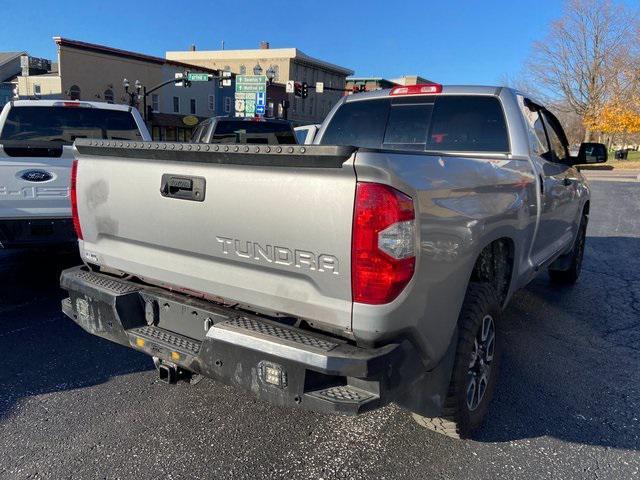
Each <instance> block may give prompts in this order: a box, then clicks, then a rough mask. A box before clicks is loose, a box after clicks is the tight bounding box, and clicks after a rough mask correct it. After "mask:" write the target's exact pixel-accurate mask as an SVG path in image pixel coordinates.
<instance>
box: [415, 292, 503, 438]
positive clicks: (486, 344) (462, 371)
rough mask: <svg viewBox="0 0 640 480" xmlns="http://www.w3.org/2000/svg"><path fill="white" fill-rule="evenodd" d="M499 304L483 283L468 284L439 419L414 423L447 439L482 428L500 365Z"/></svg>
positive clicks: (425, 419) (416, 417)
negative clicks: (452, 362) (454, 353)
mask: <svg viewBox="0 0 640 480" xmlns="http://www.w3.org/2000/svg"><path fill="white" fill-rule="evenodd" d="M500 312H501V309H500V302H499V301H498V298H497V296H496V294H495V291H494V290H493V289H492V288H491V286H490V285H489V284H486V283H471V284H469V288H468V290H467V294H466V297H465V300H464V304H463V306H462V311H461V312H460V318H459V320H458V327H459V332H460V333H459V340H458V348H457V351H456V360H455V364H454V367H453V374H452V376H451V383H450V385H449V392H448V395H447V398H446V400H445V403H444V408H443V412H442V416H440V417H423V416H421V415H418V414H413V418H414V419H415V421H416V422H417V423H418V424H419V425H421V426H423V427H425V428H428V429H430V430H433V431H436V432H438V433H442V434H444V435H447V436H449V437H455V438H469V437H471V436H472V435H473V433H474V432H475V431H476V430H477V429H478V427H479V426H480V425H481V424H482V420H483V419H484V416H485V414H486V412H487V409H488V407H489V403H490V402H491V398H492V397H493V391H494V389H495V384H496V379H497V377H498V370H499V364H500V350H501V344H500V341H501V336H500V335H499V330H498V328H499V321H500Z"/></svg>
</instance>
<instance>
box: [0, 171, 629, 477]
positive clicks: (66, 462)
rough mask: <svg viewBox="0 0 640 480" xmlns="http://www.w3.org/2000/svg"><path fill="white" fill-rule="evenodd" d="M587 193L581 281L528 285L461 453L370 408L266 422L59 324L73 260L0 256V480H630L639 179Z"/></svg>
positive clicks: (224, 394)
mask: <svg viewBox="0 0 640 480" xmlns="http://www.w3.org/2000/svg"><path fill="white" fill-rule="evenodd" d="M589 176H590V177H592V178H593V182H592V190H593V201H592V208H591V213H592V214H591V222H590V225H589V231H588V241H587V248H586V258H585V263H584V269H583V273H582V277H581V279H580V282H579V283H578V284H577V285H576V286H575V287H574V288H561V287H558V286H556V285H553V284H551V283H550V282H549V281H548V278H547V276H546V275H541V276H540V277H539V278H538V279H537V280H536V281H534V282H533V283H532V284H531V285H530V286H529V287H528V288H526V289H525V290H522V291H520V292H519V293H518V294H516V296H515V298H514V299H513V301H512V303H511V305H510V306H509V307H508V309H507V311H506V312H505V317H504V325H505V330H506V335H507V342H506V347H505V361H504V363H503V370H502V373H501V378H500V382H499V385H498V392H497V396H496V398H495V400H494V402H493V404H492V408H491V410H490V413H489V416H488V418H487V422H486V426H485V428H484V429H483V430H482V432H481V434H480V438H479V440H478V441H455V440H451V439H449V438H446V437H442V436H438V435H437V434H434V433H431V432H428V431H425V430H422V429H421V428H420V427H418V426H417V425H416V424H414V422H413V420H412V419H411V417H410V415H409V414H407V413H406V412H403V411H402V410H400V409H399V408H397V407H394V406H390V407H386V408H384V409H382V410H379V411H377V412H374V413H371V414H367V415H364V416H362V417H357V418H344V417H337V416H336V417H334V416H322V415H318V414H313V413H308V412H304V411H296V410H287V409H281V408H276V407H272V406H270V405H268V404H265V403H262V402H259V401H256V400H253V399H252V398H249V397H248V396H246V395H245V394H244V393H243V392H241V391H239V390H236V389H234V388H231V387H226V386H223V385H219V384H216V383H214V382H210V381H204V382H201V383H200V384H199V385H197V386H190V385H187V384H178V385H165V384H163V383H161V382H159V381H158V380H157V378H156V372H155V369H154V368H153V365H152V363H151V360H150V359H148V358H147V357H146V356H144V355H142V354H139V353H137V352H134V351H131V350H128V349H125V348H123V347H120V346H118V345H115V344H111V343H109V342H107V341H105V340H101V339H98V338H96V337H92V336H90V335H89V334H87V333H85V332H83V331H82V330H81V329H80V328H79V327H77V326H76V325H75V324H74V323H73V322H72V321H71V320H68V319H67V318H66V317H64V316H63V315H62V313H61V312H60V305H59V302H60V299H61V298H62V296H63V294H62V292H61V291H59V290H58V288H57V277H58V274H59V271H60V269H61V268H63V267H64V266H70V265H73V264H74V263H75V262H77V260H76V259H75V258H74V257H73V256H69V255H67V256H58V257H55V258H50V256H48V255H47V254H42V253H40V254H34V253H30V252H17V253H16V252H12V253H7V252H0V279H2V288H0V356H1V358H2V363H1V366H0V452H1V454H0V478H3V479H12V480H13V479H23V478H53V479H66V478H74V479H75V478H77V479H95V478H109V479H111V478H123V479H128V478H131V479H134V478H135V479H146V478H150V479H151V478H176V479H177V478H190V479H191V478H225V479H228V478H233V479H236V478H247V479H259V478H283V479H284V478H286V479H307V478H313V479H319V478H323V479H332V478H340V479H342V478H344V479H347V478H349V479H351V478H354V479H355V478H363V479H368V478H376V479H377V478H381V479H382V478H386V479H404V478H415V479H423V478H434V479H440V478H447V479H449V478H451V479H453V478H476V479H485V478H487V479H489V478H491V479H493V478H540V479H543V478H544V479H549V478H562V479H567V478H593V479H596V478H598V479H602V478H633V477H636V476H639V475H640V182H638V181H637V180H633V178H629V179H625V180H622V181H620V179H615V180H612V179H609V178H606V177H604V178H603V177H602V176H598V174H589Z"/></svg>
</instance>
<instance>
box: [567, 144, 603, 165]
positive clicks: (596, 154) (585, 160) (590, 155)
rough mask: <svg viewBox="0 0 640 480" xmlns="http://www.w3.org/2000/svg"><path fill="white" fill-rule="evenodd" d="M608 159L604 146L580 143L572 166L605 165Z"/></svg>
mask: <svg viewBox="0 0 640 480" xmlns="http://www.w3.org/2000/svg"><path fill="white" fill-rule="evenodd" d="M607 159H608V152H607V147H606V145H604V144H602V143H582V144H580V151H579V152H578V156H577V157H574V162H573V163H574V164H576V165H582V164H591V163H605V162H606V161H607Z"/></svg>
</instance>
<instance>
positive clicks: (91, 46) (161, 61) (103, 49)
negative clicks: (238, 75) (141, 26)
mask: <svg viewBox="0 0 640 480" xmlns="http://www.w3.org/2000/svg"><path fill="white" fill-rule="evenodd" d="M53 41H54V42H55V43H56V45H58V46H64V47H71V48H77V49H79V50H87V51H89V52H95V53H104V54H106V55H113V56H116V57H121V58H129V59H131V60H138V61H141V62H148V63H155V64H156V65H174V66H177V67H186V68H193V69H196V70H198V71H200V72H206V73H216V72H217V71H216V70H213V69H210V68H206V67H201V66H198V65H192V64H189V63H184V62H178V61H176V60H169V59H166V58H162V57H155V56H153V55H146V54H144V53H138V52H131V51H129V50H120V49H119V48H113V47H107V46H106V45H99V44H97V43H88V42H82V41H80V40H72V39H70V38H64V37H53Z"/></svg>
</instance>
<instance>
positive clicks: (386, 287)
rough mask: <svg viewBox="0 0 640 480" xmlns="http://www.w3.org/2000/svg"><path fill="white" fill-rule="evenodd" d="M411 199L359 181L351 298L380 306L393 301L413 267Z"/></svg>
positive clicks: (386, 188)
mask: <svg viewBox="0 0 640 480" xmlns="http://www.w3.org/2000/svg"><path fill="white" fill-rule="evenodd" d="M415 242H416V232H415V212H414V209H413V200H412V199H411V197H409V196H407V195H405V194H404V193H402V192H399V191H398V190H396V189H394V188H391V187H389V186H387V185H381V184H378V183H358V184H357V187H356V202H355V212H354V216H353V239H352V244H351V288H352V294H353V301H354V302H358V303H367V304H371V305H380V304H383V303H389V302H391V301H392V300H394V299H395V298H396V297H397V296H398V295H399V294H400V292H401V291H402V290H403V289H404V287H406V285H407V284H408V283H409V280H411V277H412V276H413V271H414V269H415V260H416V259H415Z"/></svg>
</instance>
